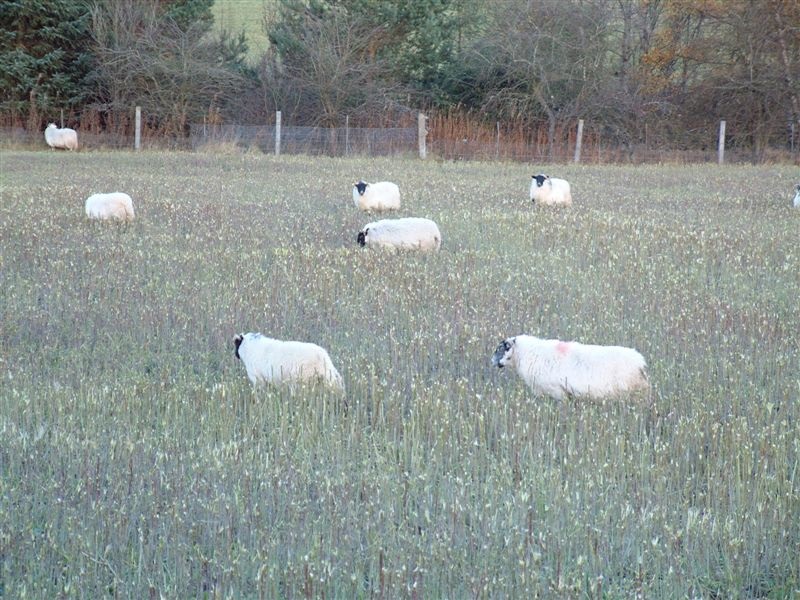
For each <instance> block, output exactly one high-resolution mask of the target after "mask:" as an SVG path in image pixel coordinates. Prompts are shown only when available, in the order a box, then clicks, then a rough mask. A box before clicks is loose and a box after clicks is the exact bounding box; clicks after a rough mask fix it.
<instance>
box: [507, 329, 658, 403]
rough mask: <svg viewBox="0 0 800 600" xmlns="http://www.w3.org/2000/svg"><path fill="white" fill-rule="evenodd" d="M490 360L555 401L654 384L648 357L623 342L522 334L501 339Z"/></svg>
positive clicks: (604, 395) (601, 395) (608, 394)
mask: <svg viewBox="0 0 800 600" xmlns="http://www.w3.org/2000/svg"><path fill="white" fill-rule="evenodd" d="M492 364H493V365H494V366H496V367H498V368H503V367H511V368H513V369H514V370H515V371H516V372H517V374H518V375H519V376H520V377H521V378H522V379H523V380H524V381H525V383H527V384H528V385H529V386H530V387H531V389H533V391H534V392H535V393H538V394H545V395H547V396H550V397H552V398H555V399H557V400H561V399H563V398H565V397H579V398H589V399H595V400H598V399H603V398H608V397H612V396H617V395H620V394H623V393H630V392H636V391H642V390H649V388H650V383H649V380H648V378H647V372H646V368H647V363H646V362H645V359H644V357H643V356H642V355H641V354H639V353H638V352H637V351H636V350H634V349H633V348H624V347H622V346H595V345H588V344H581V343H579V342H562V341H560V340H543V339H539V338H537V337H533V336H529V335H518V336H515V337H510V338H506V339H505V340H503V341H502V342H501V343H500V345H499V346H498V347H497V350H496V351H495V353H494V355H493V356H492Z"/></svg>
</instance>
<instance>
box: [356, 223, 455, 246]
mask: <svg viewBox="0 0 800 600" xmlns="http://www.w3.org/2000/svg"><path fill="white" fill-rule="evenodd" d="M356 241H357V242H358V243H359V244H360V245H361V246H379V247H381V248H401V249H404V250H438V249H439V248H440V247H441V246H442V234H441V233H439V227H438V226H437V225H436V223H434V222H433V221H431V220H430V219H421V218H418V217H405V218H403V219H383V220H381V221H375V222H374V223H367V224H366V225H365V226H364V227H363V229H361V231H359V232H358V235H357V236H356Z"/></svg>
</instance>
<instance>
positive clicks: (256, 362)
mask: <svg viewBox="0 0 800 600" xmlns="http://www.w3.org/2000/svg"><path fill="white" fill-rule="evenodd" d="M233 344H234V346H235V348H236V350H235V352H234V354H235V356H236V358H239V359H241V360H242V362H243V363H244V367H245V369H247V377H248V378H249V379H250V381H251V382H252V383H253V384H259V383H273V384H280V383H296V382H301V381H316V380H321V381H323V382H324V383H325V384H327V385H329V386H331V387H334V388H337V389H339V390H342V391H344V381H343V380H342V376H341V375H340V374H339V371H337V370H336V367H334V366H333V362H332V361H331V357H330V356H329V355H328V352H327V351H326V350H325V349H324V348H322V347H320V346H317V345H316V344H310V343H308V342H293V341H283V340H276V339H273V338H268V337H266V336H263V335H261V334H260V333H240V334H238V335H237V336H236V337H234V338H233Z"/></svg>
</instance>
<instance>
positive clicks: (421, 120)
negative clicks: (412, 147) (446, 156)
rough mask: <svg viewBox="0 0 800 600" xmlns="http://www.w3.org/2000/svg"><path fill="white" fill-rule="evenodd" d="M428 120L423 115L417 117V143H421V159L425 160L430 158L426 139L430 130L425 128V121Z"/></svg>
mask: <svg viewBox="0 0 800 600" xmlns="http://www.w3.org/2000/svg"><path fill="white" fill-rule="evenodd" d="M427 119H428V117H426V116H425V115H423V114H422V113H419V115H417V142H418V143H419V157H420V158H421V159H423V160H424V159H425V158H427V156H428V147H427V145H426V143H425V142H426V140H425V138H426V137H427V135H428V130H427V129H426V128H425V121H426V120H427Z"/></svg>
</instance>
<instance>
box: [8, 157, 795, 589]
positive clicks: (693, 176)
mask: <svg viewBox="0 0 800 600" xmlns="http://www.w3.org/2000/svg"><path fill="white" fill-rule="evenodd" d="M530 174H531V169H530V166H529V165H528V166H526V165H515V164H503V163H495V164H488V163H463V162H450V163H446V162H445V163H443V162H435V161H427V162H421V161H418V160H403V159H398V158H396V157H393V158H387V159H364V158H358V159H349V160H343V159H328V158H323V157H313V158H309V157H302V156H281V157H274V156H263V155H259V154H246V155H241V154H239V155H227V156H219V155H211V154H200V153H185V152H184V153H172V154H170V153H149V152H141V153H137V154H134V153H129V152H115V153H98V152H83V153H72V154H65V153H62V154H54V153H50V152H37V153H33V152H8V151H7V152H5V153H4V154H3V177H4V181H3V185H4V188H3V201H2V202H0V240H3V246H2V248H3V251H2V253H0V276H1V277H2V285H1V286H0V315H2V321H1V322H0V433H1V434H2V443H0V543H1V544H2V552H0V573H2V579H1V580H0V581H1V582H2V583H1V584H0V585H2V589H3V596H4V597H9V598H24V597H32V598H58V597H81V598H82V597H85V598H102V597H109V596H119V597H125V598H127V597H131V598H149V597H161V596H163V597H165V598H194V597H204V596H207V597H220V598H228V597H233V598H256V597H266V598H288V597H293V598H296V597H323V596H324V597H327V598H341V597H346V598H371V597H381V596H383V597H385V598H403V597H410V596H414V595H418V597H425V598H471V597H507V598H551V597H553V598H580V597H586V598H634V597H641V598H712V597H713V598H787V597H791V595H792V594H794V593H795V591H796V590H797V589H798V588H799V587H800V562H798V558H797V552H796V548H797V547H798V544H800V479H798V474H800V430H799V427H800V425H799V424H800V380H798V371H797V365H798V364H800V348H799V347H798V344H797V332H798V331H800V312H798V310H797V299H798V297H800V278H798V276H797V274H798V272H800V249H798V246H797V231H798V227H799V226H800V212H798V211H796V210H793V209H791V208H790V207H789V201H790V198H791V194H792V193H793V192H792V189H793V185H794V184H795V183H796V175H797V169H796V167H794V166H777V167H760V168H754V167H724V168H718V167H716V165H702V166H694V167H692V166H686V165H672V166H658V167H641V166H639V167H613V166H611V167H610V166H574V165H563V166H561V167H560V172H559V173H558V174H559V175H562V176H564V177H566V178H567V179H568V180H570V181H571V182H572V185H573V193H574V195H575V206H574V207H573V208H572V209H570V210H546V209H537V208H536V207H533V206H531V204H530V202H529V200H528V199H527V184H528V182H529V181H530ZM361 176H363V177H364V178H365V179H369V180H375V179H378V178H387V179H391V180H394V181H397V182H398V183H399V185H400V187H401V190H402V194H403V202H404V209H403V212H405V213H406V214H416V215H424V216H428V217H431V218H433V219H435V220H436V221H437V222H438V223H439V225H440V227H441V229H442V233H443V236H444V246H443V248H442V250H441V251H440V252H438V253H435V254H427V255H423V254H418V253H398V254H389V253H383V252H374V251H370V250H368V249H361V248H359V247H357V245H356V242H355V233H356V232H357V231H358V230H359V229H360V228H361V226H363V224H364V223H365V222H367V221H369V220H372V219H373V217H372V216H369V215H365V214H363V213H360V212H358V211H357V210H356V209H355V208H354V207H353V205H352V200H351V197H350V190H351V186H352V182H353V181H354V178H357V177H361ZM113 189H119V190H121V191H126V192H129V193H130V194H131V195H132V196H133V200H134V202H135V204H136V214H137V219H136V220H135V221H134V222H132V223H129V224H126V225H122V224H116V225H115V224H109V223H95V222H88V221H87V220H86V218H85V216H84V213H83V202H84V200H85V198H86V196H87V195H88V194H89V193H91V192H95V191H102V190H113ZM248 330H254V331H259V330H260V331H262V332H263V333H272V334H274V335H275V336H277V337H281V338H286V339H303V340H309V341H314V342H316V343H319V344H321V345H323V346H325V347H326V348H327V349H328V351H329V352H330V354H331V357H332V359H333V361H334V363H335V364H336V366H337V367H338V368H339V370H340V371H341V373H342V375H343V376H344V378H345V383H346V385H347V390H348V392H347V399H348V402H349V404H348V407H347V410H344V408H343V407H342V406H341V404H339V403H338V399H337V398H336V397H335V395H333V394H330V393H328V392H327V391H326V390H320V389H314V388H308V389H303V390H301V391H299V392H298V393H296V394H291V393H290V392H289V391H288V390H285V389H264V390H253V389H252V387H251V385H250V383H249V381H248V380H247V376H246V374H245V372H244V369H243V367H242V365H241V363H239V362H238V361H236V359H235V358H234V356H233V346H232V343H231V340H232V337H233V335H234V334H235V333H237V332H240V331H248ZM522 331H525V332H528V333H540V334H541V335H545V336H560V337H563V338H569V339H579V340H584V341H591V342H597V343H622V344H625V345H630V346H634V347H636V348H638V349H639V350H640V351H641V352H642V353H643V354H644V355H645V356H646V357H647V359H648V362H649V366H650V376H651V381H652V383H653V405H652V406H643V405H640V404H636V403H631V402H629V401H627V400H626V399H622V400H620V401H609V402H605V403H596V404H595V403H584V402H578V401H574V402H562V403H559V402H554V401H551V400H548V399H547V398H542V397H536V396H533V395H532V394H531V393H530V392H529V390H527V389H526V388H525V386H524V385H523V384H522V382H521V381H520V380H519V379H518V378H517V377H516V376H514V375H513V374H511V373H504V372H498V371H497V370H496V369H495V370H492V368H491V366H490V364H489V358H490V356H491V353H492V352H493V350H494V347H495V346H496V344H497V343H498V341H499V340H500V339H501V338H502V337H504V336H506V335H509V334H513V333H518V332H522Z"/></svg>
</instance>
